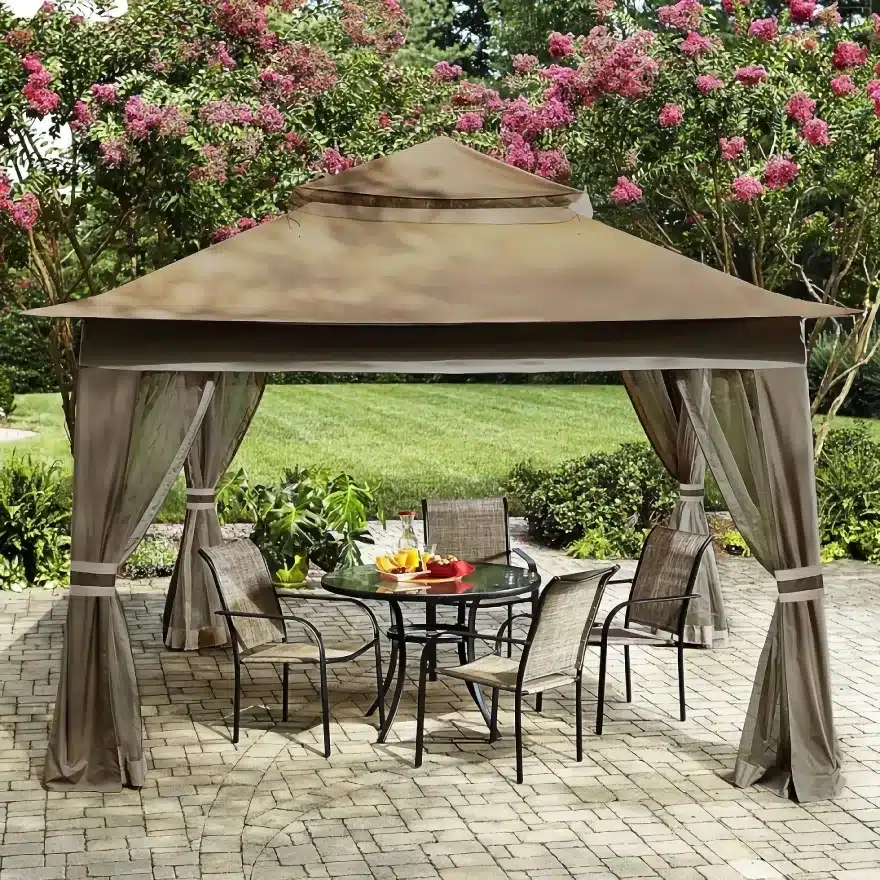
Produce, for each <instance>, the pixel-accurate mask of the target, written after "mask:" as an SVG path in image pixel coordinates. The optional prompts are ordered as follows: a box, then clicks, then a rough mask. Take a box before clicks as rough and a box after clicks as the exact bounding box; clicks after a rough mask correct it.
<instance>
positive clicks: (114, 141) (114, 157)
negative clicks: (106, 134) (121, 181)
mask: <svg viewBox="0 0 880 880" xmlns="http://www.w3.org/2000/svg"><path fill="white" fill-rule="evenodd" d="M98 156H99V159H100V162H101V164H102V165H105V166H106V167H107V168H121V167H122V166H123V165H125V164H126V163H127V162H128V159H129V155H128V145H127V144H126V143H125V141H124V140H122V139H121V138H108V139H107V140H106V141H102V142H101V146H100V147H99V148H98Z"/></svg>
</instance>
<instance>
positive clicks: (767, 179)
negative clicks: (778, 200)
mask: <svg viewBox="0 0 880 880" xmlns="http://www.w3.org/2000/svg"><path fill="white" fill-rule="evenodd" d="M798 170H799V169H798V166H797V165H796V164H795V163H794V162H792V161H791V159H789V158H788V156H773V157H772V158H771V159H768V160H767V164H766V165H765V166H764V183H765V184H766V185H767V188H768V189H784V188H785V187H786V186H788V185H789V184H790V183H791V182H792V181H793V180H794V179H795V178H796V177H797V176H798Z"/></svg>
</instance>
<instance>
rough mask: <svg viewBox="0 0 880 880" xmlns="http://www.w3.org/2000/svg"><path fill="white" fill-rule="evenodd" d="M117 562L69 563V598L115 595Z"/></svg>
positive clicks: (77, 561)
mask: <svg viewBox="0 0 880 880" xmlns="http://www.w3.org/2000/svg"><path fill="white" fill-rule="evenodd" d="M118 569H119V563H118V562H85V561H82V560H76V559H73V560H71V562H70V595H71V596H99V597H101V596H103V597H107V596H113V595H114V594H115V593H116V572H117V570H118Z"/></svg>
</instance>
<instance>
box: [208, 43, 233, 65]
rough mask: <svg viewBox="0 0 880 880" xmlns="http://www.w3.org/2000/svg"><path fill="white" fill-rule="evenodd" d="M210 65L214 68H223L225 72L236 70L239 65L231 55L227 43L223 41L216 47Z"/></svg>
mask: <svg viewBox="0 0 880 880" xmlns="http://www.w3.org/2000/svg"><path fill="white" fill-rule="evenodd" d="M209 63H210V65H211V66H212V67H222V68H223V69H224V70H234V69H235V68H236V67H237V66H238V65H237V64H236V63H235V59H234V58H233V57H232V56H231V55H230V54H229V50H228V49H227V48H226V43H225V41H223V40H221V41H220V42H219V43H217V45H216V46H214V52H213V53H212V55H211V60H210V62H209Z"/></svg>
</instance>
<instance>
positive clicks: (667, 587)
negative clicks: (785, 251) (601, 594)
mask: <svg viewBox="0 0 880 880" xmlns="http://www.w3.org/2000/svg"><path fill="white" fill-rule="evenodd" d="M711 543H712V537H711V535H698V534H695V533H694V532H682V531H678V530H677V529H670V528H667V527H666V526H655V527H654V528H653V529H652V530H651V532H650V533H649V535H648V537H647V538H645V543H644V545H643V546H642V553H641V555H640V556H639V564H638V567H637V568H636V574H635V577H634V578H633V584H632V590H631V591H630V596H629V597H630V599H663V598H666V597H670V596H689V595H690V594H691V593H693V591H694V585H695V583H696V581H697V574H698V572H699V570H700V563H701V562H702V560H703V554H704V553H705V552H706V548H707V547H708V546H709V545H710V544H711ZM686 615H687V606H686V605H682V603H681V602H656V603H649V604H645V605H632V606H630V608H629V609H628V611H627V617H626V619H627V622H628V623H638V624H640V625H641V626H647V627H650V628H651V629H657V630H662V631H664V632H670V633H679V634H680V633H681V631H682V629H683V627H684V620H685V617H686Z"/></svg>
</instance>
